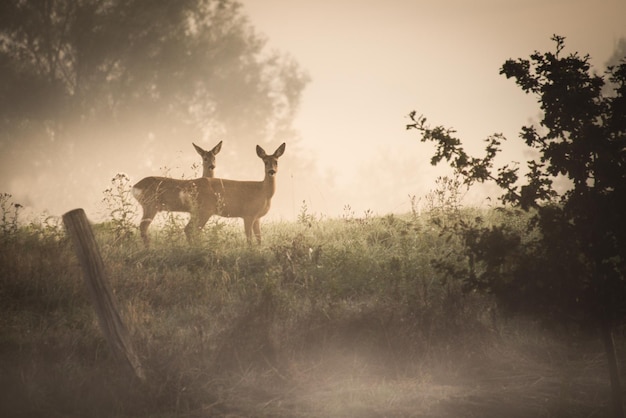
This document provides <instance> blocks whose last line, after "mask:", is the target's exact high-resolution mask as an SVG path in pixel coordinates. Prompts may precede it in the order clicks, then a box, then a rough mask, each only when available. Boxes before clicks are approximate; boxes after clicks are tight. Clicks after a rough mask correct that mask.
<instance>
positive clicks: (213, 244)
mask: <svg viewBox="0 0 626 418" xmlns="http://www.w3.org/2000/svg"><path fill="white" fill-rule="evenodd" d="M118 180H120V179H118ZM122 180H123V179H122ZM118 195H119V196H123V193H121V194H120V193H118ZM5 206H6V205H5ZM6 207H9V206H6ZM431 209H432V208H431ZM116 214H117V215H118V216H120V217H119V218H118V219H120V221H119V222H118V221H112V222H106V223H103V224H98V225H94V229H95V232H96V238H97V241H98V242H99V245H100V249H101V252H102V255H103V259H104V261H105V265H106V268H107V272H108V276H109V279H110V284H111V287H112V288H113V289H114V292H115V294H116V297H117V298H118V301H119V304H120V306H121V310H122V315H123V318H124V320H125V321H126V323H127V325H128V326H129V328H130V330H131V335H132V339H133V341H134V343H135V345H136V347H135V348H136V351H137V352H138V354H139V356H140V358H141V360H142V362H143V363H144V367H145V368H146V370H147V377H148V380H147V383H146V384H143V385H140V384H139V383H138V382H134V381H133V380H132V378H130V377H129V375H128V373H127V372H126V371H125V369H124V368H123V366H122V365H119V364H117V363H116V362H115V359H114V358H113V357H112V356H111V355H110V353H109V350H108V347H107V346H106V342H105V341H104V339H103V337H102V336H101V334H100V332H99V329H98V323H97V320H96V318H95V314H94V312H93V310H92V309H91V306H90V303H89V301H88V298H87V295H86V291H85V288H84V285H83V282H82V275H81V271H80V269H79V266H78V262H77V260H76V259H75V257H74V254H73V249H72V248H71V245H70V243H69V241H68V239H67V238H66V237H65V234H64V233H63V231H62V229H61V228H60V226H59V224H58V222H55V221H52V220H50V219H48V220H46V221H45V222H40V223H36V224H34V223H31V224H30V225H27V226H19V225H16V226H15V227H7V228H4V229H2V231H4V232H3V236H2V239H0V321H1V322H0V324H1V329H2V332H1V333H0V354H1V355H0V368H1V369H2V371H3V373H1V374H0V405H2V406H1V407H0V408H2V410H4V411H5V412H7V413H9V414H11V415H15V416H17V415H19V414H22V415H23V416H41V415H47V416H55V415H58V416H119V417H131V416H134V417H137V416H221V415H225V414H234V415H236V414H240V415H243V416H250V415H253V416H259V415H260V416H262V415H264V414H265V415H266V416H274V415H281V416H297V415H298V414H300V415H301V416H307V414H306V411H303V410H299V409H298V407H293V408H290V407H289V406H288V405H282V404H281V405H282V406H280V407H277V409H276V408H274V409H272V408H270V407H269V406H268V405H269V403H271V402H272V399H277V398H276V397H277V396H278V397H279V398H280V397H281V396H283V397H284V394H285V393H290V391H291V390H293V387H292V385H293V382H294V381H298V382H307V380H306V378H304V377H303V376H305V375H307V374H308V372H307V370H311V368H323V367H326V366H325V365H328V364H335V363H332V361H331V360H328V358H329V356H330V353H334V354H333V355H334V356H337V355H340V357H336V358H342V359H344V358H351V359H353V360H352V361H353V362H354V363H353V365H354V364H361V366H359V367H365V366H364V364H365V363H356V361H357V360H355V359H357V358H358V359H367V360H360V361H366V362H367V364H368V367H370V366H371V365H373V364H376V365H377V366H376V367H377V368H379V369H380V370H384V373H392V374H394V375H396V376H400V375H403V374H406V373H408V367H409V366H408V365H413V366H414V367H417V368H418V369H419V368H420V367H422V366H420V365H424V364H434V363H436V364H440V365H445V367H446V368H449V369H450V371H451V373H453V372H454V370H456V369H457V368H461V367H463V365H464V364H465V365H467V366H471V365H472V362H473V361H474V359H475V357H474V356H473V355H472V353H480V352H482V351H483V350H484V341H485V339H486V338H488V336H489V335H495V333H494V331H495V330H494V328H493V327H494V322H493V313H494V306H493V304H492V302H491V300H490V298H489V297H488V296H487V295H481V294H476V293H470V294H466V293H464V292H462V285H461V282H460V281H459V280H455V279H454V278H451V277H448V276H447V275H446V274H445V273H444V272H441V271H439V270H437V269H435V268H434V267H433V260H436V259H438V258H441V257H442V256H444V255H448V256H450V257H459V256H458V254H459V253H460V251H457V250H458V246H459V245H460V244H459V242H458V240H455V239H454V237H451V236H450V234H448V233H446V230H445V228H444V227H443V226H442V225H445V224H447V223H448V222H451V221H450V217H455V218H464V219H468V220H471V219H474V220H475V219H476V218H477V217H478V216H480V217H482V218H481V219H482V220H483V222H492V221H493V222H506V221H509V220H510V217H508V218H507V217H505V216H502V215H501V214H499V213H498V212H495V211H478V210H476V209H461V208H454V210H451V211H446V210H443V209H442V210H430V209H429V210H427V211H425V212H424V213H423V214H421V215H420V214H419V213H418V211H416V210H413V211H412V212H411V213H410V214H406V215H387V216H382V217H379V216H373V214H372V213H371V212H367V213H365V214H364V216H363V217H357V216H355V214H354V213H352V212H351V211H350V210H348V211H346V214H345V215H344V216H343V217H341V218H340V219H323V218H322V217H319V216H314V215H312V214H310V213H308V212H307V211H306V208H304V209H303V213H301V216H300V217H299V218H298V222H293V223H289V222H277V223H267V224H264V243H263V245H261V246H258V245H249V244H247V243H246V241H245V237H244V234H243V228H242V226H241V225H239V224H238V223H236V222H235V223H231V222H222V221H214V222H213V223H211V224H209V225H207V226H206V227H205V229H204V231H203V233H202V236H201V238H200V240H199V241H198V243H197V244H195V245H189V244H187V243H186V241H184V240H183V239H180V240H173V239H169V238H168V239H164V234H169V233H170V232H168V231H167V229H163V228H161V229H159V228H153V229H151V232H150V233H151V234H153V240H152V242H153V246H152V248H151V249H149V250H146V249H144V247H143V246H142V244H141V242H140V239H139V237H138V234H137V231H136V229H129V228H127V224H125V223H124V222H126V221H125V219H127V218H126V217H125V215H123V214H120V213H118V212H116ZM7 219H11V218H7ZM516 222H517V220H516ZM459 262H464V260H459ZM337 353H339V354H337ZM460 353H463V354H462V355H459V354H460ZM451 359H455V360H454V362H451ZM344 363H345V362H343V361H340V363H338V365H335V366H332V367H334V368H335V369H340V368H341V367H344V366H346V365H345V364H344ZM339 364H341V365H339ZM409 386H410V387H414V384H412V385H409ZM379 390H380V391H381V393H387V392H388V390H389V389H387V388H385V387H382V386H381V387H380V388H379ZM277 394H283V395H277ZM381 396H383V395H381ZM281 399H282V398H281ZM305 403H306V402H305ZM263 408H266V409H264V410H265V411H266V412H264V413H260V412H259V409H263ZM269 411H274V412H269ZM276 411H282V412H276ZM285 411H288V412H285ZM335 412H336V413H338V412H337V411H335ZM329 413H330V412H329ZM282 414H284V415H282ZM312 414H313V415H308V416H315V414H314V413H312ZM331 415H334V413H331Z"/></svg>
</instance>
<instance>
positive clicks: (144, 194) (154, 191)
mask: <svg viewBox="0 0 626 418" xmlns="http://www.w3.org/2000/svg"><path fill="white" fill-rule="evenodd" d="M192 144H193V143H192ZM193 146H194V148H195V149H196V151H197V152H198V154H200V156H201V157H202V178H206V177H213V173H214V170H215V156H216V155H217V153H219V152H220V150H221V149H222V141H220V142H219V143H218V144H217V145H216V146H215V147H213V149H211V150H210V151H206V150H204V149H202V148H200V147H199V146H197V145H196V144H193ZM198 180H200V179H196V180H177V179H172V178H168V177H145V178H143V179H141V180H140V181H139V182H138V183H137V184H135V185H134V186H133V189H132V192H133V196H134V197H135V199H137V201H138V202H139V204H140V205H141V207H142V209H143V215H142V217H141V223H140V224H139V230H140V231H141V238H142V239H143V242H144V244H145V246H146V247H148V246H149V237H148V227H149V226H150V223H152V220H153V219H154V217H155V216H156V214H157V213H159V212H161V211H169V212H190V211H191V206H190V205H189V202H185V201H184V200H183V199H181V196H185V195H188V194H189V193H191V192H192V191H193V190H195V189H197V182H198Z"/></svg>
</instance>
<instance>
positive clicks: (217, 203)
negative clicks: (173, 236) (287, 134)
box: [178, 142, 285, 244]
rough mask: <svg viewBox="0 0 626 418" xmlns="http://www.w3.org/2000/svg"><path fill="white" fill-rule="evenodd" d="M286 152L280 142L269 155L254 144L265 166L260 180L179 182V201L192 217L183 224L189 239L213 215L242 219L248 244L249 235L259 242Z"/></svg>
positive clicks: (202, 179) (217, 179)
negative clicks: (279, 163)
mask: <svg viewBox="0 0 626 418" xmlns="http://www.w3.org/2000/svg"><path fill="white" fill-rule="evenodd" d="M284 152H285V143H284V142H283V143H282V145H280V146H279V147H278V148H277V149H276V151H274V153H273V154H271V155H268V154H267V153H266V152H265V150H264V149H263V148H262V147H261V146H259V145H257V146H256V154H257V156H258V157H259V158H260V159H261V160H263V164H264V165H265V177H264V178H263V180H261V181H241V180H227V179H220V178H206V177H203V178H201V179H196V180H189V181H187V182H186V183H179V184H178V185H179V187H180V188H179V191H180V192H179V195H178V199H179V203H180V205H181V207H182V206H184V207H186V208H190V210H191V212H190V213H191V218H190V219H189V223H188V224H187V226H185V234H186V235H187V239H188V240H189V241H190V242H191V241H192V240H193V237H194V235H195V233H197V232H198V231H199V230H201V229H202V228H203V227H204V225H205V224H206V223H207V222H208V220H209V218H211V216H213V215H218V216H222V217H225V218H242V219H243V226H244V231H245V234H246V239H247V241H248V244H250V243H251V242H252V235H253V233H254V236H255V237H256V240H257V243H258V244H261V225H260V219H261V218H262V217H263V216H265V215H266V214H267V213H268V212H269V210H270V206H271V203H272V197H273V196H274V193H275V192H276V174H277V173H278V158H280V156H282V155H283V153H284Z"/></svg>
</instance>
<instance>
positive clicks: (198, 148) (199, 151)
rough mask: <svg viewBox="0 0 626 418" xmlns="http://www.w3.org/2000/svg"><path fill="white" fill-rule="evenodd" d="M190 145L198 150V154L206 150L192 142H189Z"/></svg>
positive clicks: (202, 153)
mask: <svg viewBox="0 0 626 418" xmlns="http://www.w3.org/2000/svg"><path fill="white" fill-rule="evenodd" d="M191 145H193V147H194V148H195V149H196V151H198V154H200V155H202V156H204V153H205V152H206V151H205V150H203V149H202V148H200V147H199V146H197V145H196V144H194V143H193V142H192V143H191Z"/></svg>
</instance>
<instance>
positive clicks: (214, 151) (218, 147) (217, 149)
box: [211, 141, 222, 155]
mask: <svg viewBox="0 0 626 418" xmlns="http://www.w3.org/2000/svg"><path fill="white" fill-rule="evenodd" d="M221 149H222V141H220V143H219V144H217V145H216V146H214V147H213V149H212V150H211V153H212V154H213V155H215V154H217V153H218V152H220V150H221Z"/></svg>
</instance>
